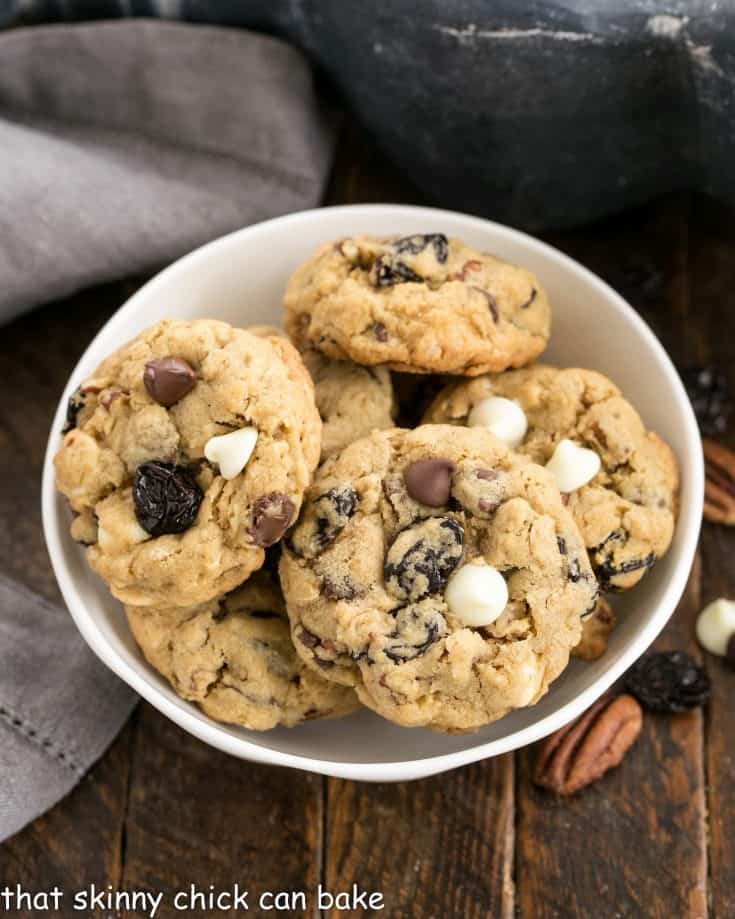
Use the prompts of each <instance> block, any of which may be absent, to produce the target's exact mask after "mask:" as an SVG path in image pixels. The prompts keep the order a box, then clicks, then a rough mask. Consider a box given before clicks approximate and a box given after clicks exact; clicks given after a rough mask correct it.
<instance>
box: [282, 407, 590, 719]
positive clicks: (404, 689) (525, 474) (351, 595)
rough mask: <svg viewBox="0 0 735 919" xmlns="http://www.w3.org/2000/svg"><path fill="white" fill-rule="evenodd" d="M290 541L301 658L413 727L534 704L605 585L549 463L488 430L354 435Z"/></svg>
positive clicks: (325, 473) (286, 574) (285, 578)
mask: <svg viewBox="0 0 735 919" xmlns="http://www.w3.org/2000/svg"><path fill="white" fill-rule="evenodd" d="M283 546H284V548H283V556H282V559H281V565H280V573H281V583H282V587H283V591H284V596H285V598H286V604H287V608H288V613H289V618H290V620H291V628H292V635H293V639H294V644H295V646H296V648H297V651H298V653H299V654H300V655H301V656H302V658H303V659H304V661H305V662H306V663H307V664H308V665H309V666H310V667H312V668H313V669H315V670H316V671H317V672H319V673H321V674H323V675H324V676H325V677H326V678H327V679H330V680H333V681H335V682H338V683H341V684H343V685H345V686H354V687H355V688H356V691H357V694H358V696H359V698H360V700H361V701H362V702H363V703H364V704H365V705H367V706H369V707H370V708H372V709H374V710H375V711H376V712H378V713H379V714H381V715H383V716H384V717H386V718H388V719H390V720H391V721H394V722H397V723H398V724H401V725H407V726H417V725H423V726H427V727H431V728H434V729H437V730H444V731H457V730H459V731H465V730H475V729H477V728H479V727H481V726H482V725H484V724H487V723H489V722H491V721H494V720H495V719H497V718H500V717H502V716H503V715H505V714H506V713H507V712H509V711H510V710H511V709H514V708H517V707H520V706H525V705H531V704H533V703H534V702H536V701H537V700H538V699H539V698H540V697H541V696H542V695H543V694H544V693H545V692H546V690H547V688H548V686H549V684H550V683H551V681H552V680H554V679H555V678H556V677H557V676H558V675H559V674H560V673H561V671H562V670H563V669H564V667H565V666H566V664H567V661H568V659H569V652H570V650H571V649H572V648H573V647H574V646H575V645H576V644H577V643H578V641H579V639H580V635H581V618H582V616H583V615H585V614H586V613H589V612H591V611H592V608H593V607H594V604H595V600H596V597H597V593H598V587H597V582H596V580H595V578H594V575H593V573H592V569H591V567H590V564H589V560H588V558H587V553H586V552H585V549H584V543H583V542H582V539H581V537H580V534H579V531H578V529H577V527H576V525H575V523H574V521H573V519H572V517H571V515H570V514H569V513H568V511H567V510H566V509H565V508H564V506H563V504H562V499H561V495H560V493H559V490H558V488H557V487H556V484H555V482H554V479H553V477H552V476H551V474H550V473H548V472H547V471H546V470H544V469H542V468H541V467H539V466H537V465H535V464H533V463H531V462H530V461H529V460H528V459H527V458H525V457H519V456H517V455H515V454H514V453H512V452H511V451H510V450H509V449H508V448H507V447H506V446H505V445H504V444H503V443H501V442H500V441H499V440H498V439H497V438H495V437H494V436H493V435H492V434H490V433H489V432H487V431H483V430H479V429H474V430H473V429H469V428H455V427H451V426H449V425H424V426H422V427H419V428H416V429H415V430H413V431H406V430H402V429H393V430H390V431H381V432H376V433H374V434H372V435H371V436H370V437H367V438H365V439H363V440H361V441H358V442H356V443H354V444H352V445H351V446H350V447H348V448H347V449H345V450H344V451H342V453H340V454H338V455H335V456H333V457H331V458H330V459H328V460H327V461H326V463H324V464H323V465H322V466H321V468H320V470H319V471H318V472H317V475H316V479H315V481H314V484H313V485H312V487H311V488H310V490H309V492H308V495H307V498H306V500H305V502H304V507H303V510H302V513H301V517H300V519H299V522H298V524H297V525H296V526H295V527H294V528H293V529H292V530H291V532H290V533H289V534H288V536H287V538H286V540H284V543H283Z"/></svg>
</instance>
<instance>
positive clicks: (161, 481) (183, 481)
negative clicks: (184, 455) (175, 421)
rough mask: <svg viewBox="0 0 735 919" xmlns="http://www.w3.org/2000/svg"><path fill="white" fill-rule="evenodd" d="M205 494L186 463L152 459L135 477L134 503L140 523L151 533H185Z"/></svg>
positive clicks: (158, 534)
mask: <svg viewBox="0 0 735 919" xmlns="http://www.w3.org/2000/svg"><path fill="white" fill-rule="evenodd" d="M203 497H204V495H203V494H202V490H201V488H200V487H199V485H197V483H196V480H195V479H194V476H193V475H192V474H191V472H190V471H189V470H188V469H187V468H186V467H184V466H175V465H174V464H173V463H161V462H159V461H158V460H152V461H151V462H148V463H142V464H141V465H140V466H138V468H137V469H136V470H135V476H134V478H133V506H134V507H135V516H136V518H137V520H138V523H139V524H140V525H141V526H142V527H143V529H144V530H145V531H146V533H150V534H151V536H163V535H164V534H169V533H183V532H184V530H188V529H189V527H190V526H191V525H192V523H194V520H195V518H196V515H197V513H198V512H199V506H200V504H201V503H202V499H203Z"/></svg>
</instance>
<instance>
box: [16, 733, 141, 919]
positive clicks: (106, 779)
mask: <svg viewBox="0 0 735 919" xmlns="http://www.w3.org/2000/svg"><path fill="white" fill-rule="evenodd" d="M132 737H133V727H132V724H131V723H129V724H128V726H127V727H126V728H125V729H124V730H123V731H122V733H121V734H120V735H119V737H118V738H117V740H115V742H114V743H113V744H112V746H111V747H110V749H109V750H108V751H107V753H106V754H105V756H103V758H102V759H101V760H100V761H99V763H98V764H97V765H96V766H95V768H94V769H93V770H92V771H91V772H90V773H89V774H88V775H87V776H86V777H85V778H84V779H83V780H82V782H80V784H79V785H77V787H76V788H75V789H74V790H73V791H72V792H71V794H69V795H68V797H66V798H65V799H64V800H63V801H61V802H60V803H59V804H57V805H56V807H54V808H53V809H52V810H50V811H49V812H48V813H47V814H44V815H43V816H42V817H39V818H38V820H35V821H34V822H33V823H31V824H30V825H29V826H27V827H26V828H25V829H24V830H21V832H20V833H16V835H15V836H13V837H11V839H9V840H7V841H6V842H5V843H4V845H2V846H0V887H4V886H5V885H6V884H7V885H9V886H10V888H11V889H15V887H16V885H17V884H20V885H21V888H22V889H23V890H26V891H30V892H32V893H35V892H38V891H48V890H51V889H52V888H53V887H54V886H55V885H58V887H59V888H61V890H62V891H64V893H65V897H64V902H63V908H62V909H61V910H60V911H59V912H54V913H53V915H54V916H58V917H62V919H72V917H75V919H78V917H79V916H81V915H82V913H80V912H74V911H73V909H72V896H73V892H74V891H75V890H81V889H85V888H88V887H89V885H90V884H96V885H97V886H98V887H100V886H102V887H105V886H106V885H107V884H112V885H113V887H117V886H118V885H119V884H120V881H121V875H122V865H123V856H124V849H123V826H124V821H125V802H126V798H127V788H128V780H129V771H130V750H131V743H132ZM2 912H3V910H2V908H0V913H2ZM10 914H12V915H14V916H24V915H27V916H31V915H32V914H31V913H30V912H23V911H21V912H12V913H9V915H10ZM36 915H39V914H38V913H37V914H36ZM40 915H49V914H48V913H47V914H40Z"/></svg>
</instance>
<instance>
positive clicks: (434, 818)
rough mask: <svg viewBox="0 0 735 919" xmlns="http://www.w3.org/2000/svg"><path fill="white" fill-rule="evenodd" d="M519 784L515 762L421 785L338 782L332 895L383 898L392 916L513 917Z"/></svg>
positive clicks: (333, 783)
mask: <svg viewBox="0 0 735 919" xmlns="http://www.w3.org/2000/svg"><path fill="white" fill-rule="evenodd" d="M513 781H514V779H513V759H512V757H511V756H503V757H499V758H498V759H495V760H489V761H486V762H484V763H478V764H475V765H473V766H469V767H466V768H464V769H459V770H457V771H455V772H451V773H448V774H446V775H444V776H439V777H435V778H431V779H424V780H422V781H419V782H413V783H400V784H392V785H365V784H358V783H355V782H346V781H341V780H330V781H329V793H328V797H327V835H326V843H327V849H326V872H325V883H326V886H327V888H328V889H329V890H331V891H340V890H349V889H350V887H351V885H352V884H353V883H359V885H360V887H361V888H362V889H365V890H370V891H379V892H380V893H382V894H383V895H384V897H385V910H384V912H383V913H382V915H388V916H405V917H408V916H417V917H418V916H421V917H426V919H429V917H444V916H462V917H467V919H474V917H477V919H480V917H483V919H484V917H486V916H493V917H497V919H510V917H511V916H512V915H513V879H512V864H513ZM373 914H374V915H378V913H377V912H373V911H368V913H367V915H373ZM326 915H327V916H334V917H337V916H338V915H339V913H337V912H336V911H329V912H327V913H326Z"/></svg>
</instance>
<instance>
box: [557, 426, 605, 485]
mask: <svg viewBox="0 0 735 919" xmlns="http://www.w3.org/2000/svg"><path fill="white" fill-rule="evenodd" d="M600 466H601V463H600V457H599V456H598V455H597V454H596V453H595V451H594V450H588V449H587V448H586V447H580V446H578V445H577V444H575V443H574V441H573V440H568V439H567V438H564V440H560V441H559V443H558V444H557V445H556V450H554V455H553V456H552V457H551V459H550V460H549V462H548V463H547V464H546V468H547V469H548V470H549V472H550V473H551V474H552V475H553V476H554V478H555V479H556V484H557V485H558V486H559V491H561V492H570V491H576V490H577V489H578V488H581V487H582V486H583V485H586V484H587V483H588V482H590V481H592V479H594V477H595V476H596V475H597V473H598V472H599V471H600Z"/></svg>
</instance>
